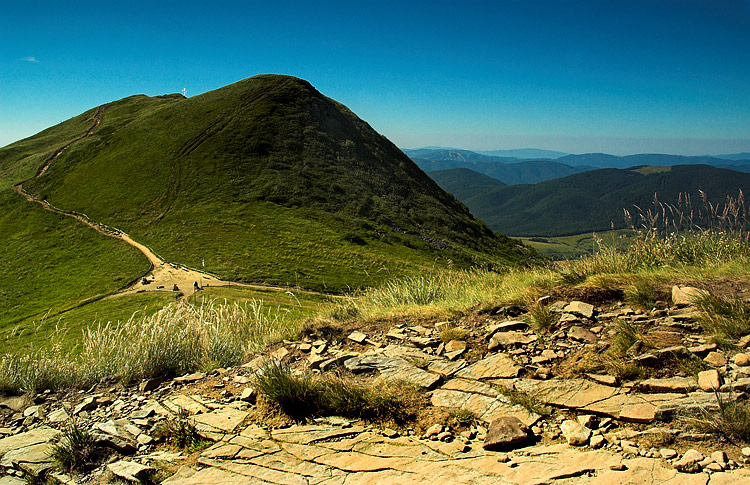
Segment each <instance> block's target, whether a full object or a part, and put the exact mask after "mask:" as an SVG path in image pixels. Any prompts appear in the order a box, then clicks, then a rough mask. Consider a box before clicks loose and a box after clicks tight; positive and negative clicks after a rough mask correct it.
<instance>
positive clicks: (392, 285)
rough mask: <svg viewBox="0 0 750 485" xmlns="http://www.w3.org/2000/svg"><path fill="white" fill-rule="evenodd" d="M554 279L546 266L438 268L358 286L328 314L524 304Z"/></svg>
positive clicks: (443, 312) (367, 315)
mask: <svg viewBox="0 0 750 485" xmlns="http://www.w3.org/2000/svg"><path fill="white" fill-rule="evenodd" d="M556 280H557V276H556V274H555V273H554V272H553V271H551V270H550V269H547V268H534V269H525V270H518V269H511V270H507V271H505V272H495V271H489V270H486V269H473V270H453V271H439V272H433V273H430V274H425V275H421V276H418V277H409V278H403V279H398V280H392V281H391V282H389V283H388V284H386V285H384V286H382V287H378V288H370V289H368V290H364V291H362V292H360V293H359V294H357V295H356V296H355V297H354V298H353V299H352V300H350V301H347V302H345V303H343V305H345V308H344V309H342V310H335V311H334V313H333V315H334V316H336V315H337V314H339V313H342V312H343V311H344V310H346V311H347V312H350V313H353V314H356V315H357V316H359V317H361V318H364V319H371V318H381V317H388V316H394V315H414V314H418V315H422V316H426V315H429V316H450V315H453V314H456V313H461V312H464V311H467V310H468V309H476V308H491V307H493V306H495V305H497V303H498V302H503V303H508V304H524V303H525V302H526V301H529V300H530V299H535V298H537V297H538V296H540V295H541V294H543V293H544V291H546V290H548V289H549V288H551V287H552V286H554V284H555V283H556ZM352 307H354V308H356V310H351V308H352Z"/></svg>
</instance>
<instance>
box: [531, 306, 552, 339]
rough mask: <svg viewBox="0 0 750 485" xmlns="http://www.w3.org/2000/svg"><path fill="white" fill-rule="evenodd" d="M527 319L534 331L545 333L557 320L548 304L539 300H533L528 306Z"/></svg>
mask: <svg viewBox="0 0 750 485" xmlns="http://www.w3.org/2000/svg"><path fill="white" fill-rule="evenodd" d="M527 321H528V323H529V326H530V327H531V328H532V330H534V332H536V333H546V332H548V331H549V330H550V329H551V328H552V326H553V325H554V324H555V323H556V321H557V320H556V318H555V314H554V313H553V312H552V310H551V309H550V307H549V306H547V305H544V304H543V303H540V302H535V303H534V304H532V305H531V306H529V315H528V317H527Z"/></svg>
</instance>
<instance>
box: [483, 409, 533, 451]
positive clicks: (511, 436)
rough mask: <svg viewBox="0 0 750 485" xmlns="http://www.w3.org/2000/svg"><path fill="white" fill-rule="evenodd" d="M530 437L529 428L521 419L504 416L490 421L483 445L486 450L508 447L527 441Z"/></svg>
mask: <svg viewBox="0 0 750 485" xmlns="http://www.w3.org/2000/svg"><path fill="white" fill-rule="evenodd" d="M528 437H529V431H528V428H527V427H526V425H525V424H523V423H522V422H521V420H520V419H518V418H516V417H515V416H503V417H500V418H497V419H495V420H493V421H492V422H491V423H490V426H489V428H488V430H487V436H486V437H485V438H484V444H483V445H482V447H483V448H484V449H485V450H497V449H508V448H512V447H513V445H515V444H518V443H522V442H524V441H526V440H527V439H528Z"/></svg>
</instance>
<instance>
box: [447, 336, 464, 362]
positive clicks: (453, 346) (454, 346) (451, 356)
mask: <svg viewBox="0 0 750 485" xmlns="http://www.w3.org/2000/svg"><path fill="white" fill-rule="evenodd" d="M444 351H445V357H446V358H448V360H456V359H457V358H459V357H460V356H461V355H462V354H463V353H464V352H466V342H464V341H463V340H451V341H450V342H448V343H447V344H445V349H444Z"/></svg>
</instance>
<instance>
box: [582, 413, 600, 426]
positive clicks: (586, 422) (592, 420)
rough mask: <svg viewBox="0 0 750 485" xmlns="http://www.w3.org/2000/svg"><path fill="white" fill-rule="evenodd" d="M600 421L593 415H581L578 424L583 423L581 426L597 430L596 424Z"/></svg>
mask: <svg viewBox="0 0 750 485" xmlns="http://www.w3.org/2000/svg"><path fill="white" fill-rule="evenodd" d="M598 421H599V418H597V417H596V416H594V415H593V414H581V415H580V416H578V422H579V423H581V426H585V427H587V428H589V429H596V423H597V422H598Z"/></svg>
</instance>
